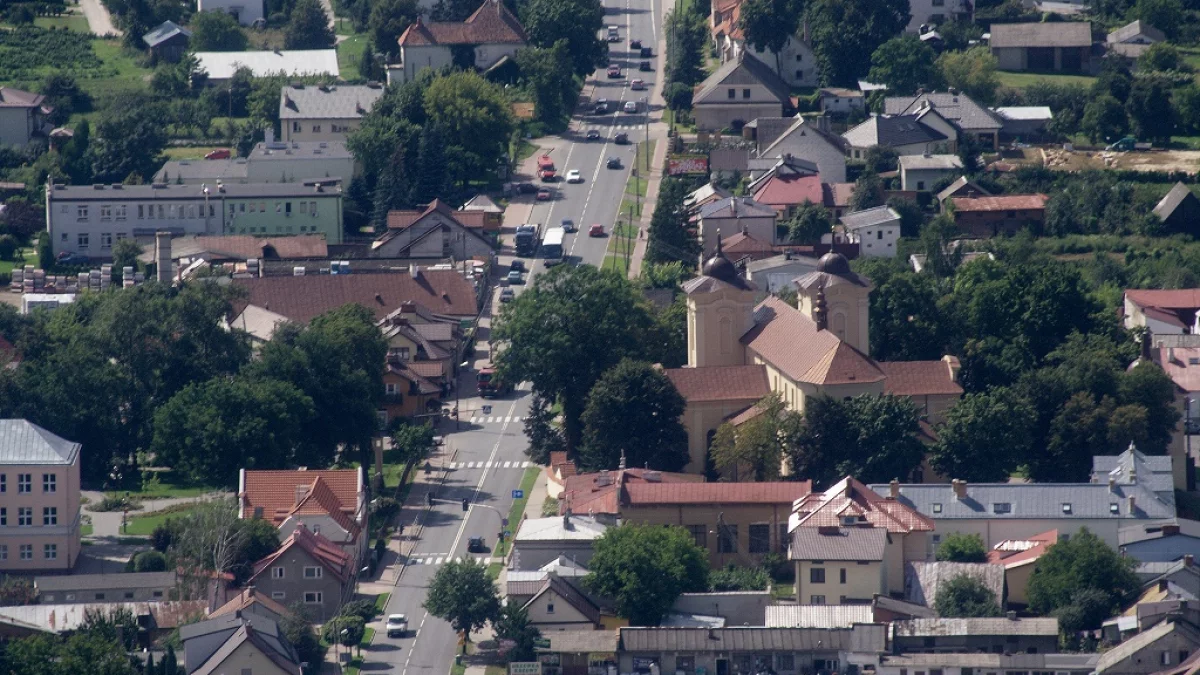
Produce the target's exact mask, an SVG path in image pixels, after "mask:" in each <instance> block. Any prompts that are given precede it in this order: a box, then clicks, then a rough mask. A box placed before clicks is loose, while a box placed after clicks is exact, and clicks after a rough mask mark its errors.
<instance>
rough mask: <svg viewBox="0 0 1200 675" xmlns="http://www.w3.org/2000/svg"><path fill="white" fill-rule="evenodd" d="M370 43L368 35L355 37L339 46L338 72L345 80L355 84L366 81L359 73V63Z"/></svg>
mask: <svg viewBox="0 0 1200 675" xmlns="http://www.w3.org/2000/svg"><path fill="white" fill-rule="evenodd" d="M368 42H369V40H368V38H367V36H366V35H354V36H352V37H348V38H346V39H345V40H343V41H342V42H341V43H340V44H338V46H337V55H338V70H339V71H340V72H341V77H342V79H343V80H346V81H348V82H353V81H355V80H363V79H365V78H364V77H363V76H362V74H361V73H359V71H358V63H359V61H361V60H362V53H363V50H364V49H366V48H367V43H368Z"/></svg>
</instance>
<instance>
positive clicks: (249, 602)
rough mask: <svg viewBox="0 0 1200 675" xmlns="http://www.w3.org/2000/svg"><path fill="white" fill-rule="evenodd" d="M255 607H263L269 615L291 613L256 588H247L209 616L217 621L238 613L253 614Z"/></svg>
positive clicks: (280, 615) (281, 615)
mask: <svg viewBox="0 0 1200 675" xmlns="http://www.w3.org/2000/svg"><path fill="white" fill-rule="evenodd" d="M254 605H261V606H262V607H263V608H264V609H266V610H267V611H268V612H269V613H271V614H274V615H275V616H279V617H283V616H287V615H288V614H290V613H291V612H290V611H289V610H288V608H287V607H284V606H283V605H281V604H279V603H278V602H276V601H274V600H272V599H271V598H268V597H267V596H265V595H263V594H262V593H259V592H258V591H257V590H255V589H254V588H246V589H243V590H242V592H241V593H238V594H237V595H235V596H234V597H233V598H232V599H231V600H230V601H229V602H226V603H225V604H224V605H221V606H220V607H218V608H216V609H215V610H213V611H212V613H211V614H209V615H208V618H210V619H215V618H217V617H219V616H225V615H226V614H234V613H236V612H249V613H253V610H252V609H251V607H253V606H254Z"/></svg>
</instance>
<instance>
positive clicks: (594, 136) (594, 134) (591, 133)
mask: <svg viewBox="0 0 1200 675" xmlns="http://www.w3.org/2000/svg"><path fill="white" fill-rule="evenodd" d="M607 109H608V108H605V110H607ZM587 139H588V140H589V141H598V140H600V132H599V131H596V130H595V129H588V132H587Z"/></svg>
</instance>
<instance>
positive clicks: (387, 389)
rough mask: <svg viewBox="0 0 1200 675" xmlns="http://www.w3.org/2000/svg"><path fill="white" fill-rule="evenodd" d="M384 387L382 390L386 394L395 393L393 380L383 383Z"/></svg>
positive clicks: (392, 394) (393, 394)
mask: <svg viewBox="0 0 1200 675" xmlns="http://www.w3.org/2000/svg"><path fill="white" fill-rule="evenodd" d="M384 388H385V389H384V391H385V393H386V394H387V395H388V396H395V395H396V383H395V382H388V383H387V384H385V385H384Z"/></svg>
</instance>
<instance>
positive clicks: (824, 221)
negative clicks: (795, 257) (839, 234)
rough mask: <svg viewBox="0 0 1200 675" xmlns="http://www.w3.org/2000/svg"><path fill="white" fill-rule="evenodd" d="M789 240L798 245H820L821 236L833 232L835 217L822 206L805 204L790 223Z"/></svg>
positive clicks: (793, 215)
mask: <svg viewBox="0 0 1200 675" xmlns="http://www.w3.org/2000/svg"><path fill="white" fill-rule="evenodd" d="M787 228H788V239H790V240H791V241H792V242H793V243H797V244H819V243H820V242H821V236H822V235H825V234H829V233H830V232H832V231H833V217H832V216H831V215H830V214H829V210H828V209H826V208H825V207H824V206H822V205H820V204H814V203H812V202H808V201H806V202H804V203H803V204H801V205H800V206H799V207H797V209H796V212H795V213H794V214H792V219H791V220H790V221H789V222H788V226H787Z"/></svg>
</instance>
